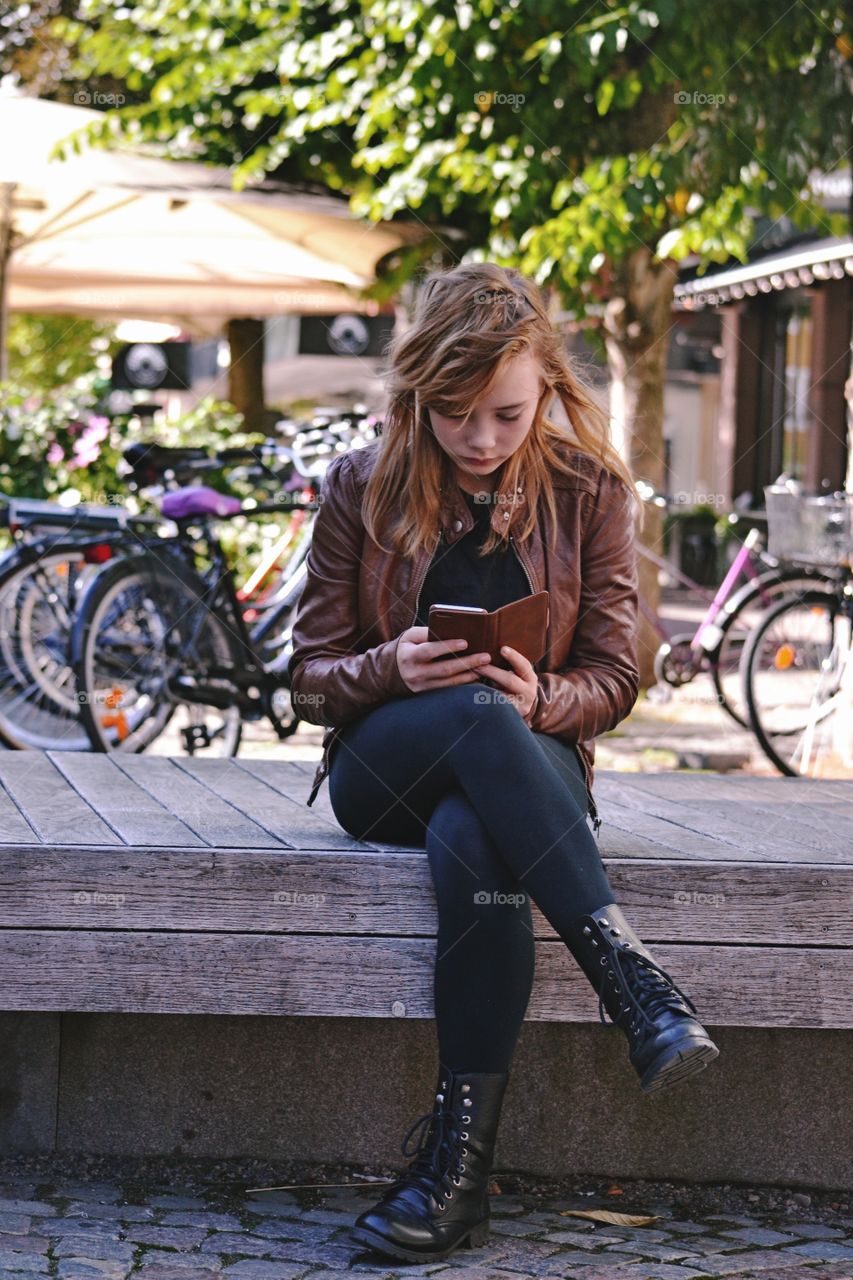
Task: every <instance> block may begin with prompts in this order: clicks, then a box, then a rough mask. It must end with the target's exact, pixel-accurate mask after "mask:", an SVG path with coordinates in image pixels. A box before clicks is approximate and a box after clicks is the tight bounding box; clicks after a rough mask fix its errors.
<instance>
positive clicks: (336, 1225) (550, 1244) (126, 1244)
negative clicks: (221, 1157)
mask: <svg viewBox="0 0 853 1280" xmlns="http://www.w3.org/2000/svg"><path fill="white" fill-rule="evenodd" d="M219 1168H220V1170H221V1169H222V1168H223V1166H222V1165H220V1166H219ZM350 1180H351V1181H354V1180H355V1179H350ZM257 1185H261V1184H257ZM263 1185H269V1184H263ZM624 1185H625V1186H626V1187H628V1186H629V1184H624ZM222 1186H223V1184H222V1183H218V1184H215V1186H208V1187H205V1186H198V1185H196V1186H192V1185H189V1186H187V1187H186V1189H185V1190H184V1189H182V1188H181V1187H180V1186H179V1187H178V1188H176V1187H175V1186H174V1185H170V1184H168V1183H164V1184H163V1185H158V1184H157V1183H152V1182H150V1181H149V1182H145V1183H143V1182H139V1181H134V1180H128V1179H126V1178H122V1177H116V1178H115V1179H112V1178H107V1179H104V1178H103V1177H98V1178H96V1177H93V1178H86V1177H74V1176H56V1177H51V1176H50V1175H49V1174H48V1175H44V1174H38V1175H36V1176H32V1175H25V1174H24V1175H21V1174H16V1173H14V1172H13V1173H12V1174H11V1175H10V1174H8V1173H7V1172H5V1171H4V1170H3V1168H2V1167H0V1280H35V1278H36V1277H38V1278H39V1280H42V1278H43V1277H47V1276H55V1277H58V1278H59V1280H126V1278H130V1277H132V1278H133V1280H220V1278H221V1280H230V1278H233V1280H333V1278H334V1277H336V1276H340V1275H343V1274H344V1273H347V1274H353V1273H354V1274H364V1275H368V1276H371V1277H376V1280H391V1278H392V1277H398V1276H409V1275H410V1276H420V1275H430V1276H432V1275H435V1276H442V1277H447V1280H455V1278H456V1277H458V1278H459V1280H513V1277H515V1278H516V1280H521V1278H522V1277H524V1278H525V1280H527V1278H531V1277H549V1276H561V1277H566V1278H567V1280H573V1278H578V1280H707V1278H708V1277H732V1280H851V1278H853V1216H850V1210H851V1206H850V1204H849V1202H848V1201H841V1202H840V1203H838V1204H837V1208H836V1211H835V1212H832V1211H830V1209H828V1208H827V1207H826V1206H825V1204H823V1203H822V1202H823V1201H825V1200H826V1199H827V1193H820V1194H818V1195H817V1196H816V1197H815V1199H814V1201H813V1198H812V1197H811V1196H809V1195H808V1194H804V1193H802V1192H799V1193H796V1192H794V1193H792V1192H785V1191H783V1192H782V1193H781V1201H780V1200H779V1199H774V1198H771V1203H776V1204H777V1205H778V1208H777V1210H776V1211H775V1212H769V1211H767V1210H766V1209H763V1208H758V1207H756V1209H755V1211H754V1212H752V1211H749V1212H731V1213H722V1212H710V1211H698V1212H697V1210H696V1208H694V1209H693V1210H692V1211H689V1212H685V1209H684V1204H685V1200H684V1197H683V1196H682V1197H679V1196H678V1195H671V1196H669V1197H668V1198H667V1199H664V1200H661V1199H654V1198H652V1197H645V1196H640V1195H637V1194H628V1195H624V1198H623V1199H622V1200H620V1203H619V1204H618V1206H616V1205H614V1203H613V1201H612V1200H611V1201H610V1202H609V1203H606V1202H605V1200H604V1199H603V1198H602V1196H601V1195H595V1196H594V1197H593V1198H592V1199H590V1198H589V1196H590V1195H591V1194H592V1193H589V1192H587V1193H581V1194H579V1195H560V1196H552V1195H550V1194H541V1195H531V1194H525V1193H522V1194H508V1193H504V1194H493V1195H492V1197H491V1206H492V1227H491V1234H490V1238H489V1240H488V1242H487V1243H486V1244H485V1245H483V1246H482V1247H480V1248H477V1249H468V1248H463V1249H460V1250H457V1252H456V1253H454V1254H452V1255H451V1256H450V1257H449V1258H447V1259H445V1260H444V1261H443V1262H433V1263H427V1264H415V1263H406V1262H399V1263H394V1262H392V1261H391V1260H390V1259H385V1260H383V1259H381V1258H379V1257H378V1255H376V1254H368V1253H365V1252H363V1251H360V1250H359V1248H358V1246H357V1245H355V1244H353V1243H352V1242H351V1241H350V1240H349V1239H348V1230H349V1227H350V1226H351V1224H352V1222H353V1219H354V1218H355V1216H356V1215H357V1214H358V1213H360V1212H361V1211H362V1210H363V1209H365V1208H367V1207H368V1206H369V1205H371V1204H372V1203H374V1201H375V1200H376V1199H377V1185H373V1186H366V1187H365V1186H362V1187H358V1188H356V1187H352V1186H345V1187H340V1188H331V1187H330V1188H324V1189H323V1190H322V1191H303V1190H301V1189H300V1190H298V1191H295V1192H294V1191H277V1190H273V1191H257V1190H251V1189H250V1188H251V1186H252V1184H251V1183H238V1182H236V1181H235V1182H234V1183H232V1184H230V1186H229V1188H228V1190H227V1191H222V1190H221V1188H222ZM216 1188H219V1189H218V1190H217V1189H216ZM495 1189H496V1188H494V1187H493V1190H495ZM725 1190H728V1188H726V1189H725ZM623 1194H624V1193H623ZM830 1194H831V1193H830ZM584 1195H585V1196H586V1197H587V1198H584ZM750 1199H751V1200H760V1199H762V1197H759V1196H754V1195H753V1196H751V1197H747V1195H746V1193H745V1192H744V1193H743V1196H742V1202H743V1203H742V1204H741V1205H740V1206H739V1207H740V1208H745V1207H747V1201H748V1200H750ZM605 1203H606V1207H607V1208H609V1209H616V1208H618V1211H620V1212H626V1211H627V1212H631V1213H644V1214H650V1215H651V1214H654V1215H658V1218H657V1221H655V1222H654V1223H652V1224H651V1225H649V1226H645V1227H634V1228H629V1227H623V1226H612V1225H609V1224H607V1225H606V1224H603V1223H593V1222H592V1221H589V1220H584V1219H581V1218H572V1217H566V1216H562V1211H563V1210H566V1209H589V1208H590V1207H595V1208H598V1207H601V1206H602V1205H604V1204H605Z"/></svg>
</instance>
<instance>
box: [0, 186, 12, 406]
mask: <svg viewBox="0 0 853 1280" xmlns="http://www.w3.org/2000/svg"><path fill="white" fill-rule="evenodd" d="M15 185H16V184H15V183H14V182H3V183H0V382H5V381H6V379H7V378H8V376H9V352H8V350H7V347H6V286H7V284H8V280H9V259H10V257H11V256H12V207H13V204H12V202H13V197H14V195H15Z"/></svg>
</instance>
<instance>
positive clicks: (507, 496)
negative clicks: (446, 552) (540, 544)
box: [439, 480, 524, 542]
mask: <svg viewBox="0 0 853 1280" xmlns="http://www.w3.org/2000/svg"><path fill="white" fill-rule="evenodd" d="M441 493H442V494H443V495H444V498H443V501H442V504H441V510H440V512H439V519H440V521H441V525H442V529H443V532H444V535H445V538H446V540H447V541H448V542H454V541H455V540H456V539H457V538H461V537H462V536H463V534H465V533H467V532H468V530H469V529H471V528H473V526H474V517H473V515H472V514H471V508H470V507H469V506H468V503H467V501H466V499H465V494H464V492H463V490H462V487H461V485H460V484H459V483H458V481H456V480H452V481H449V482H446V483H445V484H443V485H442V486H441ZM523 505H524V489H523V487H522V486H519V488H518V489H517V490H513V489H512V488H511V487H510V486H509V485H506V484H503V485H500V486H498V488H496V489H495V491H494V492H493V493H489V506H490V508H491V512H492V516H491V526H492V528H493V529H496V530H498V531H501V532H502V531H503V530H504V529H505V528H509V529H514V528H515V526H516V523H517V522H518V520H519V518H520V515H521V511H522V508H523ZM460 522H461V523H460Z"/></svg>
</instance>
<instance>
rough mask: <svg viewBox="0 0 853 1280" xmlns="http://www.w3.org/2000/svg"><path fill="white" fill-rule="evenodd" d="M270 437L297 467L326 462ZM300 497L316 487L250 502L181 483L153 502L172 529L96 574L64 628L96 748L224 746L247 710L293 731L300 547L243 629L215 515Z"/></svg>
mask: <svg viewBox="0 0 853 1280" xmlns="http://www.w3.org/2000/svg"><path fill="white" fill-rule="evenodd" d="M277 448H278V450H279V452H280V453H282V455H283V456H284V455H286V456H287V458H288V461H289V462H291V463H294V464H295V465H296V466H297V467H301V469H302V473H303V476H305V473H306V472H308V475H309V477H310V478H312V479H313V478H316V475H319V474H320V472H323V471H325V467H326V464H325V463H322V462H317V463H315V464H313V466H312V467H311V468H305V467H304V465H303V464H302V463H301V462H300V461H299V459H298V458H296V457H295V455H294V454H293V451H292V450H288V449H286V447H285V446H277ZM306 505H307V506H309V507H310V508H311V509H312V510H313V511H314V512H316V510H317V509H318V508H319V496H318V498H317V500H315V501H313V502H311V503H308V504H306V503H304V502H303V501H302V499H301V496H300V497H298V498H297V497H296V496H295V495H292V494H289V493H284V492H282V493H281V494H279V495H278V496H277V498H276V499H275V500H274V501H272V502H269V503H258V504H256V505H254V506H252V507H247V506H245V505H244V504H243V503H241V502H240V500H239V499H236V498H231V497H228V496H226V495H222V494H219V493H217V492H216V491H215V490H212V489H202V488H185V489H181V490H179V491H177V492H176V493H171V494H168V495H166V497H165V498H164V499H163V502H162V505H161V510H162V513H163V515H164V516H167V517H168V518H169V519H171V520H173V521H174V522H175V524H176V526H177V529H178V532H177V535H176V536H175V537H174V538H171V539H166V540H163V539H158V540H157V541H156V542H150V543H147V544H146V545H145V546H144V547H143V548H142V549H141V550H140V553H139V554H137V555H132V556H128V557H125V558H124V559H122V560H120V561H118V562H116V563H115V564H111V565H107V566H106V567H105V568H104V569H103V570H102V571H101V572H99V573H98V574H97V576H96V577H95V578H94V579H93V581H92V582H91V583H90V585H89V587H88V589H87V591H86V594H85V596H84V598H83V600H82V602H81V604H80V605H79V608H78V610H77V615H76V617H75V620H74V625H73V629H72V635H71V653H72V665H73V667H74V671H75V676H76V684H77V695H78V700H79V703H80V716H81V722H82V724H83V726H84V728H85V729H86V732H87V734H88V736H89V740H90V743H91V746H92V748H93V749H95V750H97V751H123V752H138V751H144V750H147V749H149V748H150V747H152V745H153V744H154V743H155V742H157V744H158V750H162V751H168V752H169V753H173V752H174V750H175V749H176V748H178V749H182V750H183V751H185V752H186V753H187V754H189V755H196V754H198V753H199V752H202V751H204V752H205V753H206V754H209V755H222V756H232V755H235V754H236V753H237V751H238V750H239V746H240V741H241V736H242V724H243V721H244V720H259V719H262V718H266V719H267V720H268V721H269V722H270V724H271V725H272V727H273V730H274V731H275V733H276V735H277V736H278V737H279V738H285V737H288V736H289V735H290V734H291V733H292V732H293V731H294V729H295V728H296V726H297V724H298V717H297V716H295V714H294V712H293V708H292V703H291V701H290V691H289V686H288V685H287V682H286V677H285V672H286V656H288V655H287V645H288V642H289V638H290V629H291V628H292V614H293V609H294V605H295V602H296V601H298V597H299V594H301V586H300V583H301V581H302V580H303V579H304V554H307V552H305V553H303V559H302V561H301V562H300V564H299V566H298V567H296V568H295V569H294V568H293V566H292V565H290V564H288V569H289V570H290V572H289V574H288V575H287V576H286V579H285V584H286V585H287V587H288V589H287V590H285V591H283V592H280V593H278V598H277V601H276V603H275V604H273V605H271V606H270V608H269V609H267V610H265V611H264V614H263V616H262V618H261V620H260V622H259V623H257V624H256V625H255V626H254V627H252V628H251V629H250V627H249V624H248V621H247V616H246V612H245V611H244V609H243V607H242V603H241V600H240V598H239V592H238V589H237V587H236V585H235V582H234V575H233V571H232V569H231V567H230V565H229V563H228V560H227V556H226V554H225V551H224V549H223V547H222V544H221V542H220V540H219V537H218V536H217V533H216V532H215V527H214V526H215V525H216V524H217V523H218V522H222V521H227V520H231V519H234V518H235V517H237V516H240V515H245V514H251V515H256V514H259V513H262V512H265V511H266V512H272V511H275V512H277V513H279V514H280V513H281V512H282V511H283V510H297V509H299V508H302V507H304V506H306ZM288 623H289V624H290V625H289V626H288ZM176 717H177V733H175V732H174V730H175V727H176V725H175V724H174V723H173V721H175V719H176ZM167 726H168V727H169V735H168V736H165V731H166V729H167Z"/></svg>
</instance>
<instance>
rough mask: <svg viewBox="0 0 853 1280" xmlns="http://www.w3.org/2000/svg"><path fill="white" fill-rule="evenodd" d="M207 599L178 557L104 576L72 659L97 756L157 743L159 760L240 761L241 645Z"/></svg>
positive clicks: (136, 559) (85, 608)
mask: <svg viewBox="0 0 853 1280" xmlns="http://www.w3.org/2000/svg"><path fill="white" fill-rule="evenodd" d="M205 594H206V588H205V585H204V583H203V582H202V581H201V580H200V579H199V578H197V577H196V576H195V575H193V574H192V573H190V571H189V570H188V569H187V567H186V566H184V565H183V564H182V563H181V562H180V561H179V560H178V559H177V557H173V558H170V559H169V561H168V563H164V562H163V560H161V559H154V557H152V556H133V557H129V558H128V559H126V560H124V561H121V562H120V563H118V564H116V565H111V566H108V567H107V568H106V569H104V570H103V571H102V572H101V573H99V574H98V576H97V577H96V578H95V580H94V581H93V583H92V584H91V586H90V588H89V590H88V591H87V593H86V596H85V598H84V600H83V603H82V604H81V606H80V609H79V611H78V616H77V619H76V621H75V625H74V631H73V636H72V656H73V661H74V670H75V675H76V679H77V692H78V698H79V700H80V717H81V721H82V723H83V725H84V727H85V729H86V731H87V733H88V735H89V739H90V741H91V745H92V747H93V748H94V749H95V750H96V751H122V752H140V751H146V750H149V749H150V748H152V746H154V745H155V744H156V748H155V751H154V752H153V754H157V755H180V754H186V755H198V754H201V753H203V754H204V755H205V756H233V755H236V753H237V750H238V748H239V746H240V737H241V732H242V725H241V716H240V710H239V708H238V707H237V706H236V704H235V700H234V697H233V687H234V686H233V678H232V676H233V671H234V669H235V646H234V644H233V642H232V637H231V634H230V632H229V631H228V630H227V629H226V627H225V626H224V625H223V623H222V621H221V620H220V619H219V618H218V617H217V616H216V615H215V614H213V613H211V612H210V610H209V609H208V608H207V606H206V604H205V603H204V597H205ZM196 689H198V690H199V693H198V694H197V695H196V696H195V697H194V696H193V691H194V690H196ZM204 694H207V695H208V697H209V698H210V700H209V701H204V700H203V695H204Z"/></svg>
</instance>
